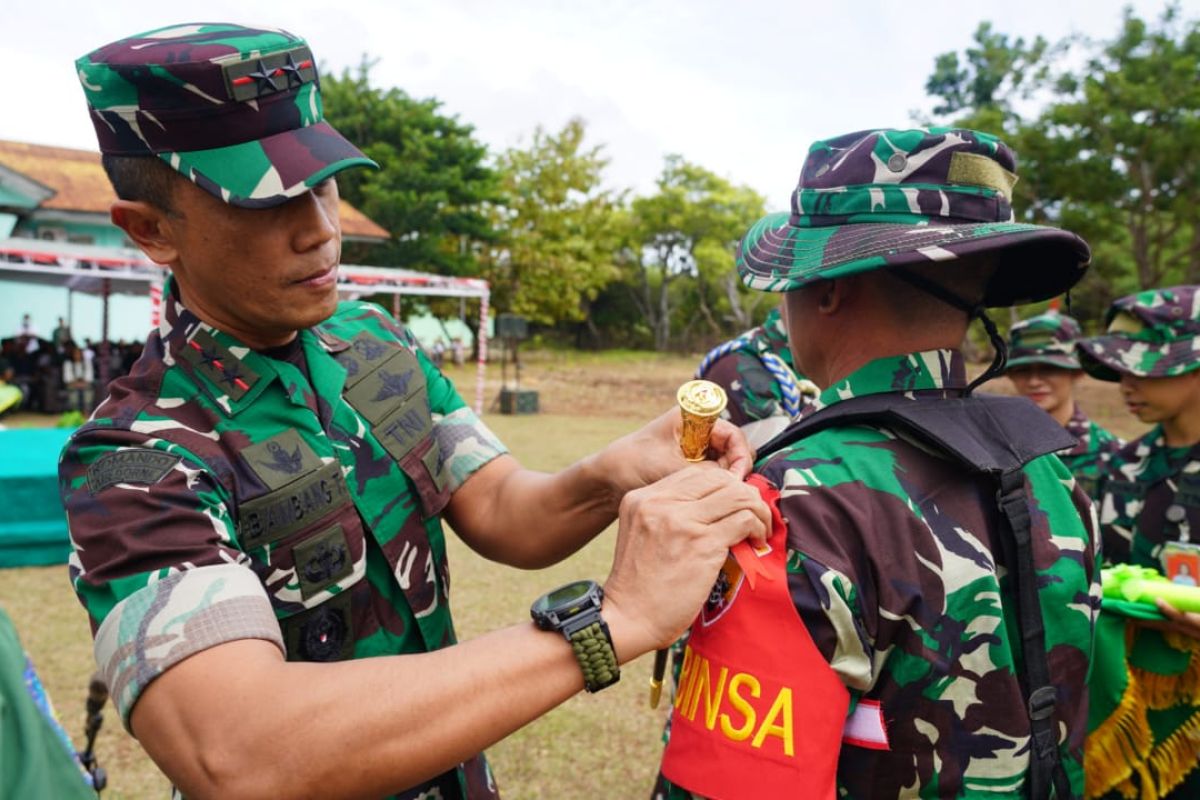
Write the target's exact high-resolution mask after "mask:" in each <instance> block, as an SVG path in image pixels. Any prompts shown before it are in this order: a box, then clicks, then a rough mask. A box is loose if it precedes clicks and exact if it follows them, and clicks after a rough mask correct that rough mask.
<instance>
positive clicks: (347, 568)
mask: <svg viewBox="0 0 1200 800" xmlns="http://www.w3.org/2000/svg"><path fill="white" fill-rule="evenodd" d="M292 563H293V564H294V565H295V568H296V579H297V580H298V581H299V582H300V596H301V597H303V598H304V599H305V600H308V599H309V598H311V597H313V596H314V595H316V594H318V593H319V592H321V591H323V590H324V589H327V588H329V587H330V586H332V585H333V584H335V583H337V582H338V581H339V580H341V579H342V578H345V577H346V576H348V575H349V574H350V573H352V572H353V571H354V559H353V557H352V556H351V554H350V546H349V545H348V544H347V543H346V534H345V532H344V531H343V530H342V526H341V525H334V526H333V527H331V528H329V530H326V531H322V532H321V533H318V534H317V535H316V536H312V537H309V538H308V539H305V540H304V541H303V542H301V543H300V544H298V545H296V546H295V547H293V548H292Z"/></svg>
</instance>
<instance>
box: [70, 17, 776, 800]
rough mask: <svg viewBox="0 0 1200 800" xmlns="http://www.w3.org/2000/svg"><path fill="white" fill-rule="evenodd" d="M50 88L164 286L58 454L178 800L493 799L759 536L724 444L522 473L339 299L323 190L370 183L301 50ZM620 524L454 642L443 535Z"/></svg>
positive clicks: (553, 538) (98, 633)
mask: <svg viewBox="0 0 1200 800" xmlns="http://www.w3.org/2000/svg"><path fill="white" fill-rule="evenodd" d="M76 66H77V69H78V74H79V78H80V82H81V84H82V85H83V88H84V93H85V95H86V97H87V105H88V111H89V114H90V115H91V118H92V121H93V123H94V124H95V127H96V133H97V137H98V139H99V142H100V147H101V150H102V152H103V161H104V165H105V168H106V169H107V170H108V174H109V176H110V178H111V180H112V183H113V186H114V188H115V189H116V191H117V194H118V197H119V198H120V199H119V200H118V201H117V202H116V203H114V205H113V207H112V218H113V221H114V222H115V223H116V224H117V225H119V226H120V227H121V228H122V229H124V230H125V232H126V233H127V234H128V236H129V237H130V238H131V239H132V240H133V241H134V242H135V243H136V244H137V245H138V246H139V247H140V248H141V249H142V250H143V251H144V252H145V253H146V254H147V255H148V256H149V257H151V258H152V259H154V260H155V261H157V262H159V263H162V264H165V265H167V266H168V267H169V268H170V270H171V277H170V279H169V281H168V284H167V288H166V289H165V291H164V304H163V305H164V314H163V321H162V324H161V326H160V328H159V329H158V330H157V331H155V332H153V333H152V334H151V336H150V338H149V341H148V342H147V345H146V348H145V352H144V355H143V356H142V358H141V359H140V360H139V361H138V362H137V364H136V365H135V366H134V368H133V370H132V374H131V375H130V376H128V377H127V378H122V379H121V380H119V381H117V382H114V384H113V385H112V386H111V387H110V389H109V396H108V398H107V399H106V400H105V401H104V402H103V403H102V404H101V406H100V407H99V408H98V409H97V410H96V412H95V414H94V416H93V418H92V419H91V420H90V421H89V422H88V424H86V425H84V426H83V427H81V428H80V429H79V430H77V431H76V432H75V433H74V434H73V436H72V438H71V440H70V442H69V443H68V445H67V447H66V448H65V450H64V452H63V454H62V459H61V463H60V478H61V488H62V496H63V502H64V505H65V507H66V509H67V514H68V516H69V520H70V533H71V539H72V543H73V546H74V554H73V556H72V559H71V578H72V582H73V585H74V588H75V590H76V592H77V594H78V595H79V598H80V600H81V601H82V603H83V605H84V607H85V608H86V609H87V611H88V614H89V617H90V621H91V624H92V629H93V634H94V637H95V654H96V658H97V661H98V663H99V666H100V669H101V670H102V671H103V673H104V675H105V678H106V681H107V683H108V685H109V687H110V688H111V694H112V697H113V699H114V701H115V703H116V706H117V709H118V710H119V712H120V714H121V719H122V721H123V723H124V724H125V725H126V726H127V727H128V728H129V729H130V730H131V731H132V732H133V733H134V734H135V735H136V736H138V738H139V739H140V740H141V742H142V743H143V745H144V746H145V748H146V750H147V752H148V753H149V754H150V756H151V757H152V758H153V759H154V760H155V762H156V763H157V764H158V765H159V767H161V768H162V770H163V771H164V772H165V773H166V774H167V775H168V776H169V777H170V778H171V780H172V781H173V782H174V783H175V784H176V785H177V787H178V788H179V789H180V790H181V791H182V793H183V794H186V795H188V796H206V797H208V796H213V797H231V796H239V797H240V796H261V797H299V796H315V795H320V796H326V797H346V796H355V797H364V796H375V797H381V796H385V795H387V796H391V795H396V796H399V797H404V798H418V797H440V798H447V800H448V799H449V798H467V797H469V798H472V799H474V798H489V797H495V796H496V795H497V790H496V787H495V784H494V782H493V780H492V777H491V775H490V773H489V771H488V769H487V765H486V762H485V761H484V759H483V757H482V755H479V753H480V751H481V749H482V748H483V747H485V746H487V745H489V744H490V743H492V742H494V741H496V740H497V739H499V738H501V737H502V736H505V735H507V734H508V733H510V732H512V731H513V730H515V729H516V728H518V727H520V726H521V725H523V724H525V723H526V722H528V721H530V720H531V719H533V718H535V717H537V716H538V715H540V714H542V713H545V712H546V711H547V710H549V709H550V708H552V707H553V706H555V705H557V704H558V703H560V702H562V701H563V700H565V699H567V698H568V697H570V696H571V695H573V694H575V693H576V692H578V691H579V690H580V689H581V688H586V689H588V690H589V691H597V690H599V689H602V688H605V687H606V686H608V685H611V684H612V683H614V682H616V680H617V678H618V677H619V674H620V673H619V670H618V668H617V667H618V664H619V663H621V662H625V661H627V660H629V659H631V658H634V657H636V656H637V655H640V654H641V653H643V652H647V651H649V650H651V649H655V648H658V647H662V646H665V645H667V644H669V643H670V642H671V641H673V640H674V639H675V637H676V636H677V635H678V633H679V631H680V630H682V628H683V627H684V626H685V625H686V624H687V621H688V620H690V619H691V618H692V617H693V616H694V615H695V613H696V609H697V608H698V607H699V606H700V604H701V602H702V600H703V598H704V597H705V596H706V595H707V593H708V589H709V587H710V586H711V584H712V581H713V579H714V577H715V575H716V574H717V570H718V568H719V566H720V563H721V561H722V560H723V559H724V555H725V553H726V551H727V548H728V547H729V546H730V545H731V544H734V543H735V542H737V541H740V540H741V539H743V538H745V537H746V536H747V535H753V536H756V537H761V536H762V534H763V532H764V529H765V524H766V521H767V519H768V518H769V514H768V511H767V509H766V507H765V505H764V504H763V503H762V501H761V499H760V498H759V497H758V495H757V493H756V492H754V491H753V490H751V489H750V488H749V487H747V486H746V485H745V484H744V483H743V482H742V478H743V477H744V476H745V474H746V473H747V472H748V471H749V468H750V459H751V455H750V450H749V448H748V447H747V446H746V444H745V440H744V438H743V437H742V436H741V434H740V433H739V432H738V431H737V430H736V428H734V427H733V426H732V425H730V424H729V423H727V422H719V423H718V424H717V426H716V427H715V428H714V432H713V439H712V449H713V452H715V453H717V454H719V455H720V457H721V458H722V459H723V466H724V467H725V468H724V469H721V468H717V467H716V466H715V465H711V464H710V465H707V466H708V467H710V468H704V467H703V466H694V467H690V468H687V469H684V467H685V466H686V462H685V461H684V459H683V455H682V453H681V452H680V451H679V446H678V441H677V434H678V428H679V427H680V418H679V413H678V410H677V409H672V410H671V411H670V412H668V413H666V414H664V415H663V416H662V417H660V418H659V419H658V420H656V421H655V422H652V423H650V424H649V425H647V426H646V427H644V428H642V429H641V430H640V431H637V432H634V433H633V434H630V435H629V436H627V437H625V438H623V439H621V440H618V441H617V442H615V443H614V444H612V445H610V446H609V447H607V448H605V449H604V450H601V451H600V452H599V453H596V454H594V455H592V456H589V457H588V458H587V459H585V460H584V461H583V462H581V463H579V464H577V465H575V466H573V467H570V468H568V469H566V470H563V471H561V472H559V473H556V474H553V475H546V474H540V473H534V472H531V471H529V470H525V469H523V468H522V467H521V466H520V465H519V464H518V463H517V462H516V460H515V459H513V458H512V457H511V456H509V455H508V454H507V450H506V449H505V447H504V445H503V444H501V443H500V441H499V440H498V439H497V438H496V437H495V436H494V435H493V434H492V433H491V432H490V431H489V430H488V429H487V427H486V426H485V425H484V424H483V422H482V421H481V420H480V419H479V418H478V417H477V416H476V415H475V414H474V413H473V412H472V411H471V409H470V408H468V407H467V406H466V405H465V404H464V403H463V401H462V399H461V398H460V397H459V395H458V393H457V392H456V391H455V389H454V386H453V385H452V384H451V383H450V381H449V380H447V378H446V377H445V376H444V375H442V373H441V372H440V371H439V370H438V369H437V368H436V367H435V366H434V365H433V364H432V363H431V362H430V361H428V360H427V359H426V358H425V356H424V355H423V353H421V351H420V349H419V348H418V347H417V346H416V344H415V340H413V338H412V337H411V335H410V334H409V333H408V332H407V331H406V330H405V329H403V328H402V327H400V326H398V325H397V324H396V323H395V322H394V321H393V320H392V319H391V318H390V317H388V316H387V315H386V314H385V313H384V312H382V311H381V310H380V309H378V308H377V307H375V306H372V305H370V304H367V303H360V302H344V303H339V302H338V293H337V269H338V260H339V257H340V245H341V239H340V230H339V227H338V220H339V216H338V202H339V201H338V191H337V184H336V182H335V180H334V176H335V175H336V174H337V173H339V172H340V171H342V170H344V169H348V168H351V167H369V166H371V165H372V162H371V161H370V159H368V158H367V157H366V156H364V155H363V153H362V152H361V151H359V150H358V149H357V148H356V147H355V146H354V145H352V144H350V143H349V142H348V141H347V140H346V139H345V138H344V137H342V136H341V134H339V133H338V132H337V131H336V130H335V129H334V128H332V127H330V125H329V124H328V123H327V122H325V121H324V118H323V109H322V104H321V93H320V78H319V75H318V70H317V65H316V60H315V57H314V55H313V53H312V51H311V49H310V48H309V45H308V43H307V42H305V41H304V40H303V39H301V38H299V37H297V36H295V35H293V34H291V33H288V32H286V31H282V30H277V29H272V28H247V27H243V26H238V25H231V24H212V23H203V24H191V25H178V26H172V27H169V28H164V29H160V30H155V31H150V32H147V33H143V34H140V35H137V36H133V37H129V38H127V39H123V40H121V41H118V42H115V43H113V44H110V45H107V46H105V47H102V48H100V49H98V50H96V51H94V52H92V53H89V54H88V55H86V56H84V57H83V58H81V59H79V61H78V62H77V65H76ZM664 476H665V477H664ZM660 478H661V480H660ZM634 489H637V490H639V491H638V492H637V494H635V495H634V496H633V497H632V498H630V499H629V501H627V502H623V501H622V498H623V497H624V496H625V495H626V494H627V493H628V492H630V491H631V490H634ZM618 509H620V512H621V513H620V530H619V534H618V536H619V540H620V545H619V547H618V556H617V557H616V560H615V563H614V567H613V571H612V573H611V574H610V576H609V579H608V581H607V582H606V584H605V586H604V587H603V589H602V588H601V587H600V586H599V585H598V584H596V583H594V582H592V581H579V582H577V583H575V584H571V585H570V586H568V587H564V589H565V590H564V591H558V592H553V593H550V594H548V595H547V596H545V597H543V598H542V599H541V600H539V601H538V602H537V603H535V605H534V609H533V611H534V618H535V619H536V621H537V625H535V624H533V623H531V622H529V621H526V623H525V624H524V625H516V626H513V627H511V628H507V629H504V630H500V631H496V632H494V633H491V634H489V635H487V636H484V637H481V638H479V639H476V640H474V641H471V642H467V643H464V644H461V645H456V642H455V632H454V627H453V623H452V620H451V617H450V610H449V596H448V586H449V568H448V565H447V560H446V541H445V533H444V531H443V528H442V518H443V517H445V518H447V519H448V520H450V521H451V522H452V523H453V528H454V530H455V532H456V533H457V534H458V535H459V536H460V537H461V538H462V539H463V540H464V541H466V542H467V543H468V544H469V545H470V546H471V547H472V548H474V549H476V550H478V551H479V552H481V553H484V554H485V555H487V556H488V557H489V558H492V559H494V560H497V561H501V562H504V563H508V564H513V565H519V566H522V567H527V568H528V567H537V566H545V565H548V564H551V563H554V562H555V561H558V560H560V559H562V558H564V557H566V556H567V555H569V554H571V553H572V552H574V551H575V550H577V549H578V548H579V547H581V546H583V545H584V544H586V543H587V542H588V541H589V540H590V539H591V538H592V537H593V536H594V535H595V534H596V533H598V532H600V531H601V530H602V529H604V528H605V527H606V526H607V525H608V524H609V523H610V522H612V521H613V520H614V519H615V518H616V517H617V516H618ZM651 534H652V535H651ZM633 575H636V576H637V580H635V579H634V578H633ZM531 599H532V598H531ZM285 659H286V660H285ZM291 662H307V663H291ZM330 662H338V663H330ZM342 662H344V663H342ZM467 700H469V702H466V701H467Z"/></svg>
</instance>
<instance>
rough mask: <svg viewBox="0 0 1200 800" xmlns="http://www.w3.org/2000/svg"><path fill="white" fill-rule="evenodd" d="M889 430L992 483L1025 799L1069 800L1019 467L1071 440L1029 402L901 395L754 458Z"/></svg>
mask: <svg viewBox="0 0 1200 800" xmlns="http://www.w3.org/2000/svg"><path fill="white" fill-rule="evenodd" d="M857 424H869V425H873V426H881V427H887V428H889V429H894V430H900V431H904V432H907V433H909V434H910V435H913V436H915V437H916V438H917V439H918V440H920V441H922V442H924V443H926V444H929V445H933V446H934V447H935V448H937V450H939V451H940V452H943V453H945V454H946V455H948V456H950V457H952V458H954V460H955V461H957V462H959V463H960V464H961V465H962V466H963V467H964V468H966V469H967V471H968V472H971V473H975V474H979V473H984V474H987V475H988V476H990V477H991V478H992V479H993V480H994V481H995V482H996V485H997V491H996V505H997V507H998V509H999V510H1000V514H1001V525H1002V526H1003V530H1002V531H1001V534H1002V535H1001V536H1000V542H1001V548H1002V549H1003V551H1004V558H1005V561H1006V562H1007V563H1008V564H1009V565H1010V574H1011V575H1012V577H1013V594H1014V595H1015V597H1016V605H1017V622H1018V626H1019V628H1020V635H1021V657H1022V661H1023V662H1024V670H1023V675H1022V680H1021V688H1022V690H1023V692H1024V694H1025V703H1026V709H1027V711H1028V713H1029V727H1030V753H1029V782H1028V788H1029V795H1028V796H1029V798H1030V800H1049V798H1051V797H1053V798H1056V800H1069V799H1070V798H1072V797H1073V795H1072V794H1071V784H1070V780H1069V779H1068V778H1067V773H1066V770H1065V769H1064V768H1063V765H1062V761H1061V759H1060V758H1059V748H1058V735H1057V734H1058V731H1057V726H1056V723H1055V715H1054V712H1055V706H1056V704H1057V702H1058V690H1057V689H1056V688H1055V687H1054V685H1053V684H1052V683H1051V679H1050V666H1049V664H1048V662H1047V660H1046V635H1045V626H1044V622H1043V618H1042V610H1041V604H1040V603H1039V601H1038V578H1037V571H1036V566H1035V563H1034V555H1033V522H1032V518H1031V517H1030V514H1029V496H1028V493H1027V492H1026V491H1025V475H1024V473H1023V472H1022V467H1024V466H1025V465H1026V464H1028V463H1029V462H1030V461H1032V460H1033V459H1034V458H1037V457H1038V456H1042V455H1046V454H1048V453H1054V452H1057V451H1058V450H1062V449H1064V448H1066V447H1071V446H1073V444H1074V443H1075V438H1074V437H1073V436H1071V435H1070V434H1069V433H1067V431H1066V430H1065V429H1064V428H1063V427H1062V426H1061V425H1059V424H1058V423H1057V422H1055V421H1054V420H1053V419H1052V418H1051V417H1050V416H1049V415H1048V414H1046V413H1045V412H1043V411H1041V410H1040V409H1038V408H1037V406H1035V405H1034V404H1033V403H1031V402H1029V401H1028V400H1026V399H1024V398H1018V397H996V396H986V395H982V396H981V395H976V396H972V397H962V398H930V399H922V398H919V397H918V398H912V397H906V396H904V395H899V394H880V395H867V396H864V397H856V398H851V399H848V400H843V401H842V402H840V403H836V404H834V405H832V406H828V407H827V408H824V409H822V410H820V411H817V412H815V413H813V414H811V415H809V416H808V417H806V418H804V419H802V420H800V421H799V422H797V423H795V424H793V425H792V426H790V427H789V428H788V429H787V430H785V431H784V432H783V433H782V434H780V435H779V436H777V437H776V438H775V439H773V440H772V441H770V442H768V443H767V444H766V445H765V446H764V447H763V448H762V449H761V450H760V452H759V457H760V458H763V457H765V456H767V455H770V454H772V453H775V452H777V451H779V450H781V449H783V448H784V447H787V446H788V445H790V444H793V443H795V442H797V441H800V440H801V439H803V438H805V437H807V436H811V435H812V434H814V433H816V432H817V431H820V430H824V429H826V428H831V427H846V426H850V425H857Z"/></svg>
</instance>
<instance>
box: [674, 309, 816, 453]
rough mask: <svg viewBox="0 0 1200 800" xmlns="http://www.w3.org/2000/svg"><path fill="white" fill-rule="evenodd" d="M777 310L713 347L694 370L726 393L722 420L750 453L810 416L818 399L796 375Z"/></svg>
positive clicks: (811, 387)
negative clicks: (746, 442)
mask: <svg viewBox="0 0 1200 800" xmlns="http://www.w3.org/2000/svg"><path fill="white" fill-rule="evenodd" d="M781 310H782V309H781V307H779V306H776V307H775V308H773V309H771V312H770V313H769V314H767V318H766V319H765V320H764V321H763V324H762V325H759V326H758V327H757V328H751V329H750V330H748V331H746V332H745V333H743V334H741V335H740V336H738V337H736V338H734V339H731V340H729V341H728V342H725V343H724V344H719V345H717V346H716V347H714V348H713V349H712V350H710V351H709V352H708V354H707V355H706V356H704V359H703V360H702V361H701V362H700V367H699V368H698V369H697V370H696V377H697V378H704V379H705V380H709V381H712V382H713V383H715V384H717V385H718V386H720V387H721V388H722V389H724V390H725V394H726V396H727V397H728V398H729V404H728V405H727V406H726V407H725V411H723V412H722V414H721V416H722V417H723V418H725V419H728V420H729V421H730V422H732V423H733V424H734V425H737V426H738V427H739V428H741V429H742V433H744V434H746V438H747V440H749V442H750V444H751V445H752V446H754V447H759V446H761V445H764V444H766V443H767V442H769V441H771V439H773V438H774V437H775V436H776V435H778V434H779V433H780V432H781V431H783V429H784V428H786V427H787V426H788V425H789V424H790V423H791V422H792V421H793V420H795V419H797V418H799V417H800V416H801V415H802V414H803V413H804V412H805V411H807V410H809V409H810V408H811V404H812V401H813V399H814V398H815V397H816V395H817V394H818V389H817V387H816V385H815V384H814V383H813V382H812V381H809V380H807V379H805V378H804V377H802V376H800V375H798V374H797V373H796V366H795V363H794V360H793V358H792V349H791V347H789V346H788V339H787V327H786V326H785V324H784V321H783V316H782V314H781Z"/></svg>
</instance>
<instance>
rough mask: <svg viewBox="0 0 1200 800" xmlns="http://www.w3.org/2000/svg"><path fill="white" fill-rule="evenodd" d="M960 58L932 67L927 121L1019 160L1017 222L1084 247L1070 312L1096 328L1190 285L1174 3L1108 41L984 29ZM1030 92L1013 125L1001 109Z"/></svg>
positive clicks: (1193, 27) (1197, 221)
mask: <svg viewBox="0 0 1200 800" xmlns="http://www.w3.org/2000/svg"><path fill="white" fill-rule="evenodd" d="M989 43H990V44H989ZM1077 45H1082V46H1085V47H1086V48H1087V49H1086V51H1085V52H1086V53H1087V57H1086V59H1085V60H1083V62H1082V64H1079V65H1078V66H1076V65H1075V64H1076V63H1078V62H1077V61H1076V60H1072V62H1074V63H1072V62H1068V61H1067V60H1066V59H1064V58H1062V56H1063V54H1065V53H1066V52H1067V49H1068V47H1073V46H1077ZM1006 48H1007V51H1006ZM989 52H990V53H991V55H990V56H989V55H988V53H989ZM972 54H973V55H972ZM966 62H967V64H968V65H969V66H968V68H966V69H964V68H962V67H960V66H959V65H960V63H962V62H960V60H959V59H958V57H957V56H956V55H954V54H951V53H947V54H944V55H942V56H939V58H938V59H937V61H936V63H935V68H934V73H933V75H932V76H931V77H930V79H929V81H928V83H927V84H926V88H927V90H928V91H929V92H930V94H931V95H933V96H934V97H935V98H936V99H938V100H939V101H941V102H940V104H939V105H938V106H937V107H936V109H935V113H940V114H957V115H958V116H957V117H956V118H954V119H953V122H954V123H955V124H960V125H965V126H968V127H978V128H983V129H985V130H993V131H995V132H997V133H1001V134H1002V135H1003V136H1004V138H1005V139H1006V141H1008V143H1009V144H1010V145H1012V146H1013V148H1014V149H1015V150H1016V151H1017V153H1018V155H1019V160H1020V172H1021V181H1020V182H1019V183H1018V184H1017V189H1016V198H1015V206H1016V213H1017V217H1018V219H1022V220H1024V221H1028V222H1038V223H1049V224H1055V225H1060V226H1062V227H1065V228H1068V229H1070V230H1073V231H1075V232H1077V233H1079V234H1081V235H1082V236H1083V237H1084V238H1086V239H1087V240H1088V242H1089V243H1090V244H1091V246H1092V252H1093V266H1092V269H1091V270H1090V271H1089V274H1088V276H1087V277H1086V278H1085V279H1084V281H1083V282H1082V283H1081V284H1080V285H1079V286H1078V287H1076V289H1075V290H1074V291H1073V292H1072V295H1073V297H1074V300H1075V305H1076V307H1077V314H1079V316H1081V317H1082V318H1083V319H1084V320H1085V321H1087V320H1093V321H1094V320H1098V319H1100V318H1101V316H1102V314H1103V311H1104V309H1105V308H1106V307H1107V305H1108V304H1109V302H1111V300H1112V299H1113V298H1114V297H1116V296H1119V295H1121V294H1126V293H1128V292H1132V291H1136V290H1138V289H1141V288H1146V287H1150V286H1154V285H1163V284H1169V283H1175V282H1195V281H1200V82H1198V78H1200V23H1197V21H1196V20H1187V19H1185V18H1184V17H1183V15H1182V13H1181V11H1180V8H1179V6H1178V5H1171V6H1168V7H1167V9H1166V11H1165V12H1164V13H1163V14H1162V16H1161V17H1160V18H1159V19H1158V20H1157V21H1156V22H1153V23H1150V22H1147V21H1145V20H1143V19H1140V18H1139V17H1138V16H1137V15H1135V14H1134V13H1133V11H1132V10H1126V12H1125V15H1124V18H1123V20H1122V23H1121V28H1120V30H1119V31H1117V33H1116V35H1115V36H1114V37H1113V38H1111V39H1109V40H1107V41H1102V42H1099V43H1095V42H1086V43H1082V42H1063V43H1060V44H1058V45H1055V46H1052V47H1051V46H1045V45H1044V43H1042V42H1041V40H1040V39H1039V40H1036V41H1035V43H1034V45H1033V46H1032V47H1026V46H1025V45H1024V43H1023V42H1022V41H1021V40H1020V39H1017V40H1014V41H1010V40H1009V39H1008V37H1005V36H1003V35H1000V34H996V33H994V32H993V31H992V29H991V26H990V25H988V24H986V23H985V24H983V25H981V26H980V29H979V30H978V31H977V32H976V36H975V46H974V47H973V48H970V49H969V50H968V51H967V58H966ZM1010 64H1011V65H1015V66H1013V73H1012V74H1011V75H1010V76H1008V77H1005V73H1004V71H1005V69H1007V68H1008V65H1010ZM1021 87H1023V88H1021ZM1032 87H1038V88H1040V89H1044V90H1045V92H1046V95H1047V96H1045V97H1041V99H1043V100H1044V101H1045V102H1044V104H1043V105H1042V106H1041V107H1040V108H1039V109H1037V111H1036V113H1034V114H1031V115H1030V116H1028V117H1025V118H1022V117H1021V116H1020V115H1018V114H1017V113H1016V112H1015V111H1014V110H1013V106H1012V103H1011V100H1012V98H1013V97H1014V96H1017V95H1018V89H1020V94H1021V96H1026V95H1027V94H1028V91H1029V90H1030V89H1031V88H1032Z"/></svg>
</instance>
